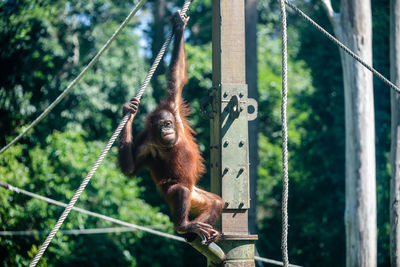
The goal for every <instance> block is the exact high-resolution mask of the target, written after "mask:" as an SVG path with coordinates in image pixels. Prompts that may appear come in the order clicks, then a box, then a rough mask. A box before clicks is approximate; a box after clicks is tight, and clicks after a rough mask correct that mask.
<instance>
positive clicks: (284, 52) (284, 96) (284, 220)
mask: <svg viewBox="0 0 400 267" xmlns="http://www.w3.org/2000/svg"><path fill="white" fill-rule="evenodd" d="M280 9H281V23H282V24H281V25H282V29H281V30H282V105H281V118H282V167H283V187H282V240H281V248H282V261H283V266H285V267H288V266H289V256H288V243H287V238H288V198H289V171H288V145H287V144H288V129H287V114H286V110H287V93H288V89H287V33H286V30H287V28H286V8H285V2H284V0H280Z"/></svg>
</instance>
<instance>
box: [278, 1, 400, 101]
mask: <svg viewBox="0 0 400 267" xmlns="http://www.w3.org/2000/svg"><path fill="white" fill-rule="evenodd" d="M285 3H286V4H287V5H288V6H289V7H290V8H292V9H293V10H294V11H295V12H296V13H297V14H298V15H300V16H301V17H302V18H303V19H305V20H306V21H307V22H309V23H310V24H311V25H312V26H314V27H315V28H316V29H317V30H318V31H320V32H321V33H323V34H324V35H325V36H326V37H328V39H329V40H331V41H332V42H333V43H335V44H336V45H337V46H339V47H340V48H341V49H343V50H344V51H345V52H346V53H347V54H349V55H350V56H352V57H353V58H354V59H355V60H357V61H358V62H359V63H360V64H361V65H363V66H364V67H365V68H367V69H368V70H370V71H371V72H372V73H373V74H374V75H375V76H376V77H378V78H379V79H380V80H382V81H383V82H384V83H386V84H387V85H388V86H389V87H390V88H392V89H393V90H395V91H396V92H397V93H400V88H399V87H398V86H396V85H395V84H394V83H392V82H391V81H389V80H388V79H387V78H385V76H383V75H382V74H380V73H379V72H378V71H377V70H375V69H374V68H373V67H372V66H370V65H368V63H366V62H365V61H364V60H362V59H361V58H360V57H359V56H357V55H356V54H355V53H354V52H353V51H351V50H350V49H349V48H348V47H347V46H345V45H344V44H343V43H341V42H340V41H339V40H338V39H336V38H335V37H334V36H333V35H331V34H330V33H329V32H327V31H326V30H325V29H324V28H322V27H321V26H320V25H318V24H317V23H316V22H315V21H314V20H312V19H311V18H310V17H309V16H307V15H306V14H305V13H304V12H303V11H301V10H300V9H298V8H297V7H296V6H295V5H293V4H292V3H290V2H289V1H288V0H285Z"/></svg>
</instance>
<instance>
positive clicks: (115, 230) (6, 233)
mask: <svg viewBox="0 0 400 267" xmlns="http://www.w3.org/2000/svg"><path fill="white" fill-rule="evenodd" d="M134 231H136V229H133V228H130V227H108V228H87V229H70V230H60V231H58V232H59V233H61V234H62V235H94V234H108V233H124V232H134ZM48 233H49V232H48V231H38V230H24V231H0V236H36V235H47V234H48Z"/></svg>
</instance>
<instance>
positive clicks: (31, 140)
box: [0, 0, 390, 266]
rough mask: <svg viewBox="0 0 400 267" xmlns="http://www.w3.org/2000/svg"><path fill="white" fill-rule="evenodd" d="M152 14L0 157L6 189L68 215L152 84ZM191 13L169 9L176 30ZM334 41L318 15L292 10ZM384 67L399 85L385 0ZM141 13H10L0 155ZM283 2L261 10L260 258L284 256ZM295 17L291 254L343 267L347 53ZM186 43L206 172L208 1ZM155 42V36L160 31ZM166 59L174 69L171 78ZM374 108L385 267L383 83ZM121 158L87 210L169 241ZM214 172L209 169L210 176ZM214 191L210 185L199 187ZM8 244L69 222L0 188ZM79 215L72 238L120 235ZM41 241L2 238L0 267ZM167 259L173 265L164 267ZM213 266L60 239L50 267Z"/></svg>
mask: <svg viewBox="0 0 400 267" xmlns="http://www.w3.org/2000/svg"><path fill="white" fill-rule="evenodd" d="M157 2H158V1H156V0H154V1H149V4H148V5H146V6H145V7H144V9H143V11H142V12H140V13H139V15H138V16H137V17H135V18H134V19H133V21H132V23H130V24H129V26H128V28H127V29H125V30H124V31H123V32H122V34H121V35H120V36H119V37H118V39H117V40H116V41H115V42H114V43H113V45H112V46H111V48H110V50H109V51H108V52H107V53H105V54H104V55H103V57H102V58H101V59H100V61H99V62H98V63H97V64H96V65H95V66H94V68H93V69H92V70H90V71H89V73H88V74H87V75H86V76H85V77H84V78H83V79H82V81H81V82H80V83H79V84H78V85H77V86H76V88H75V89H74V90H73V91H72V92H71V94H70V95H69V96H68V97H67V98H65V99H64V100H63V101H62V102H61V103H60V104H59V105H58V106H57V107H56V108H55V109H54V110H53V111H52V112H51V113H50V114H49V116H48V117H47V118H46V119H45V120H44V121H42V122H41V123H40V124H39V125H38V126H37V127H36V128H35V129H34V130H33V131H31V132H30V133H29V134H28V135H27V136H26V137H24V138H23V139H22V140H21V142H19V144H18V145H16V146H14V147H12V148H11V149H9V150H8V151H6V152H5V153H4V154H2V155H0V181H5V182H8V183H10V184H12V185H15V186H18V187H21V188H24V189H26V190H29V191H32V192H35V193H38V194H41V195H45V196H48V197H50V198H53V199H56V200H59V201H62V202H68V201H69V199H70V198H71V197H72V195H73V193H74V192H75V190H76V188H77V187H78V185H79V184H80V182H81V180H82V179H83V178H84V176H85V175H86V173H87V171H88V170H89V168H90V167H91V165H92V164H93V163H94V161H95V159H96V158H97V156H98V155H99V153H100V151H101V149H102V148H103V147H104V145H105V142H106V141H107V140H108V138H109V137H110V136H111V134H112V132H113V130H114V128H115V127H116V125H118V123H119V121H120V118H121V109H120V106H121V104H122V103H124V102H125V101H127V100H128V99H129V98H131V97H133V96H134V94H135V90H136V89H137V88H138V87H139V86H140V83H141V81H142V80H143V79H144V77H145V74H146V71H147V69H148V67H149V62H150V61H151V58H152V56H153V55H152V52H153V51H155V50H156V49H155V48H154V47H152V46H155V45H156V44H155V43H154V42H153V40H155V38H160V37H159V36H156V35H155V34H154V33H155V32H156V27H163V31H162V32H163V33H164V37H165V34H166V32H167V31H169V28H168V27H167V23H166V21H167V19H166V20H165V21H164V22H163V23H162V24H160V23H155V22H156V21H155V20H154V15H156V14H157V13H156V11H155V8H154V7H155V6H156V5H157ZM182 3H183V1H172V2H171V1H167V4H166V8H167V10H166V16H167V15H168V14H171V13H172V12H173V11H174V10H176V8H177V7H178V6H180V5H182ZM294 3H296V5H298V6H299V7H301V8H302V9H304V11H305V12H306V13H308V14H309V15H310V16H312V17H313V18H314V19H316V21H317V22H318V23H320V24H321V25H322V26H324V27H325V28H327V29H328V30H329V31H330V32H332V30H331V29H330V26H329V23H328V19H327V17H326V15H325V13H324V12H323V10H322V8H321V6H320V5H319V1H300V0H298V1H294ZM372 6H373V30H374V35H373V36H374V43H373V46H374V66H375V67H376V69H378V70H379V71H380V72H382V73H383V74H384V75H385V76H387V77H388V73H389V55H388V54H389V48H388V45H389V42H388V40H389V18H388V14H389V12H388V8H389V0H373V1H372ZM132 7H133V3H132V1H127V0H121V1H112V0H88V1H84V2H83V1H76V0H54V1H43V0H3V1H0V114H1V117H0V133H1V135H0V145H1V146H3V145H5V144H6V143H7V142H8V141H10V140H11V139H12V137H14V136H16V135H17V134H18V133H19V131H20V130H21V127H23V126H24V125H26V124H27V123H29V122H31V121H32V120H33V119H34V118H35V117H36V116H37V115H38V114H40V112H41V111H43V110H44V108H45V107H46V106H47V105H48V104H49V103H50V102H51V101H53V100H54V99H55V98H56V96H57V95H58V94H60V92H61V91H62V90H64V89H65V88H66V86H67V85H68V84H69V83H70V81H71V80H72V79H73V78H74V77H75V76H76V75H77V74H78V73H79V72H80V71H81V70H82V68H83V67H84V66H85V65H86V64H87V63H88V62H89V61H90V59H91V58H92V57H93V56H94V55H95V53H96V51H97V50H98V49H99V48H100V47H101V46H102V45H103V44H104V42H105V41H106V40H107V39H108V37H109V36H110V35H111V34H112V33H113V32H114V30H115V29H116V27H118V25H119V23H120V22H121V21H122V20H123V19H124V18H125V16H126V15H127V14H128V12H129V10H130V9H131V8H132ZM277 7H278V5H277V1H271V0H265V1H261V0H260V1H259V25H258V59H259V63H258V68H259V71H258V72H259V73H258V77H259V81H258V88H259V96H260V97H259V99H258V101H259V116H260V133H259V145H260V147H259V158H260V164H259V169H258V175H259V180H258V184H259V187H258V191H257V197H258V207H257V216H258V218H257V228H258V235H259V241H257V243H256V246H257V249H258V252H259V253H260V255H261V256H265V257H267V258H272V259H277V260H279V259H280V258H281V253H280V227H281V224H280V219H281V218H280V200H281V167H280V166H281V148H280V144H281V125H280V88H281V77H280V75H281V65H280V64H281V56H280V39H279V25H278V24H277V23H278V22H279V10H278V9H277ZM288 11H289V18H288V23H289V53H290V57H289V109H288V115H289V151H290V169H289V170H290V180H291V182H290V199H289V224H290V228H289V230H290V232H289V252H290V260H291V262H293V263H296V264H300V265H303V266H343V265H344V262H345V232H344V222H343V218H344V182H345V181H344V157H345V155H344V106H343V105H344V104H343V102H344V101H343V100H344V99H343V85H342V84H343V83H342V74H341V66H340V58H339V53H338V48H337V47H335V46H334V45H333V44H331V43H330V42H329V40H327V39H326V38H325V37H324V36H322V35H321V34H320V33H319V32H317V31H316V30H315V29H314V28H312V27H311V26H310V25H308V24H307V23H305V22H304V21H303V20H301V19H300V18H299V17H297V16H296V15H295V14H294V13H292V12H291V11H290V9H289V10H288ZM190 16H191V19H190V21H189V26H188V30H187V34H186V36H187V46H186V49H187V56H188V62H189V66H188V74H189V81H188V84H187V85H186V87H185V89H184V98H185V99H186V100H187V102H188V103H189V105H190V107H191V108H192V110H193V114H192V115H191V116H190V121H191V124H192V125H193V127H194V129H196V131H197V140H198V143H199V145H200V149H201V151H202V153H203V155H204V157H205V158H206V162H208V161H209V150H208V147H209V135H210V134H209V121H208V120H206V119H204V118H202V117H201V116H200V112H199V106H200V105H199V100H200V98H202V97H203V96H206V95H207V94H208V89H210V87H211V73H212V72H211V71H212V70H211V53H212V51H211V23H210V22H211V0H206V1H194V2H193V4H192V6H191V8H190ZM157 32H159V31H157ZM168 59H169V55H167V56H166V59H165V62H164V64H165V65H167V64H168ZM163 85H165V78H164V76H163V75H162V73H161V75H160V76H158V77H157V80H156V82H155V83H153V84H152V86H150V87H149V88H148V90H147V91H146V93H145V95H144V97H143V99H142V103H141V106H140V108H139V117H138V119H137V120H136V121H135V128H134V131H139V130H140V129H142V127H143V117H144V115H145V114H146V113H147V112H148V111H149V110H151V109H152V108H153V107H154V106H155V104H156V102H157V101H158V100H159V99H160V98H161V97H162V96H163V95H165V92H164V87H163ZM374 90H375V108H376V114H375V115H376V116H375V120H376V125H377V127H376V152H377V155H376V157H377V199H378V263H379V266H388V264H389V241H388V240H389V213H388V208H389V206H388V203H389V202H388V199H389V162H388V153H389V146H390V136H389V133H390V98H389V89H388V88H387V87H386V86H385V85H384V84H383V83H381V82H380V81H378V80H375V81H374ZM115 154H116V150H115V148H113V149H112V151H111V153H110V154H109V155H108V156H107V158H106V159H105V161H104V163H103V165H102V166H101V167H100V168H99V170H98V171H97V173H96V174H95V175H94V177H93V179H92V181H91V182H90V184H89V185H88V187H87V189H86V190H85V192H84V194H83V195H82V197H81V198H80V200H79V201H78V203H77V206H79V207H83V208H86V209H88V210H91V211H95V212H98V213H102V214H105V215H108V216H111V217H115V218H119V219H121V220H125V221H128V222H132V223H136V224H140V225H148V226H153V227H155V228H156V229H159V230H162V231H166V232H169V233H173V227H172V223H171V222H170V220H169V218H168V214H169V211H168V208H167V207H166V205H165V204H164V203H163V201H162V199H161V197H160V196H159V194H158V192H157V190H156V188H155V186H154V185H153V183H152V181H151V179H150V178H149V174H148V172H147V171H143V172H141V173H140V174H139V175H138V177H135V178H126V177H124V176H123V175H122V174H121V173H120V172H119V170H118V168H117V166H116V156H115ZM207 166H208V164H207ZM201 186H202V187H205V188H208V186H209V175H208V174H206V175H205V177H204V178H203V179H202V180H201ZM0 191H1V192H0V231H4V230H30V229H32V230H38V231H49V230H50V229H51V228H52V227H53V225H54V223H55V221H56V220H57V218H58V216H59V215H60V214H61V212H62V208H59V207H55V206H51V205H49V204H46V203H44V202H42V201H40V200H35V199H31V198H29V197H26V196H23V195H20V194H16V193H13V192H10V191H6V190H5V189H2V188H0ZM114 226H115V225H113V224H111V223H108V222H105V221H101V220H99V219H96V218H92V217H88V216H86V215H82V214H79V213H77V212H74V211H73V212H71V214H70V215H69V217H68V219H67V220H66V222H65V224H64V225H63V228H62V229H82V228H98V227H114ZM44 238H45V236H43V235H39V234H38V235H34V236H12V237H10V236H0V261H1V262H3V263H4V265H5V266H26V265H27V264H28V263H29V262H30V260H31V258H32V257H33V256H34V254H35V252H36V251H37V249H38V248H37V246H38V245H40V244H41V242H42V241H43V240H44ZM166 258H168V261H166V260H165V259H166ZM189 263H190V266H204V265H205V259H204V258H203V257H202V256H201V255H200V254H198V253H197V252H195V251H194V250H193V249H191V248H190V247H189V246H187V245H185V244H182V243H178V242H176V241H172V240H167V239H165V238H161V237H155V236H151V235H148V234H145V233H142V232H125V233H117V234H97V235H62V234H57V235H56V237H55V239H54V240H53V242H52V244H51V245H50V247H49V249H48V251H47V252H46V253H45V255H44V258H43V260H42V261H41V264H42V265H43V266H46V265H49V266H71V265H73V264H78V265H85V266H150V265H151V266H187V265H189Z"/></svg>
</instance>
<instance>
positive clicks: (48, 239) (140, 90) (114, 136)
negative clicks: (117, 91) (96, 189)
mask: <svg viewBox="0 0 400 267" xmlns="http://www.w3.org/2000/svg"><path fill="white" fill-rule="evenodd" d="M190 2H191V1H190V0H188V1H186V2H185V4H184V6H183V8H182V15H184V14H185V13H186V11H187V10H188V8H189V5H190ZM168 37H169V38H168V39H167V40H166V41H165V43H164V45H163V46H162V48H161V50H160V52H159V53H158V55H157V57H156V59H155V61H154V62H153V65H152V66H151V68H150V71H149V73H148V74H147V76H146V78H145V80H144V82H143V84H142V86H141V87H140V89H139V91H138V93H137V96H136V97H137V98H138V99H140V98H141V97H142V95H143V93H144V90H145V89H146V87H147V85H148V84H149V82H150V79H151V77H152V76H153V74H154V72H155V70H156V68H157V66H158V64H159V63H160V60H161V58H162V56H163V55H164V53H165V49H166V47H167V46H168V44H169V43H170V42H171V39H172V32H171V33H170V34H169V36H168ZM130 115H131V114H130V113H128V114H126V115H125V116H124V117H123V119H122V121H121V122H120V124H119V125H118V127H117V129H116V130H115V132H114V133H113V135H112V136H111V138H110V140H109V141H108V143H107V146H106V147H105V148H104V150H103V151H102V152H101V154H100V156H99V157H98V158H97V160H96V162H95V164H94V165H93V167H92V168H91V169H90V171H89V173H88V174H87V176H86V178H85V179H84V180H83V182H82V183H81V185H80V186H79V188H78V190H77V191H76V192H75V195H74V196H73V197H72V199H71V201H70V202H69V204H68V206H67V207H66V208H65V210H64V212H63V213H62V214H61V216H60V218H59V219H58V221H57V223H56V224H55V226H54V228H53V230H52V231H51V232H50V234H49V235H48V236H47V238H46V240H45V241H44V242H43V244H42V246H41V247H40V249H39V251H38V253H37V254H36V255H35V257H34V259H33V260H32V262H31V264H30V265H29V267H34V266H36V264H37V263H38V261H39V260H40V258H41V257H42V256H43V253H44V252H45V251H46V249H47V247H48V246H49V244H50V242H51V240H52V239H53V238H54V236H55V234H56V233H57V231H58V230H59V229H60V227H61V225H62V224H63V223H64V220H65V219H66V218H67V216H68V214H69V213H70V211H71V209H72V207H73V206H74V205H75V203H76V201H77V200H78V198H79V197H80V195H81V194H82V192H83V190H84V189H85V187H86V185H87V184H88V183H89V181H90V179H91V178H92V176H93V174H94V173H95V171H96V170H97V168H98V167H99V166H100V164H101V162H102V161H103V160H104V158H105V156H106V155H107V153H108V151H109V150H110V148H111V146H112V145H113V143H114V142H115V140H116V139H117V137H118V136H119V134H120V133H121V131H122V129H123V128H124V126H125V124H126V122H127V121H128V119H129V117H130Z"/></svg>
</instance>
